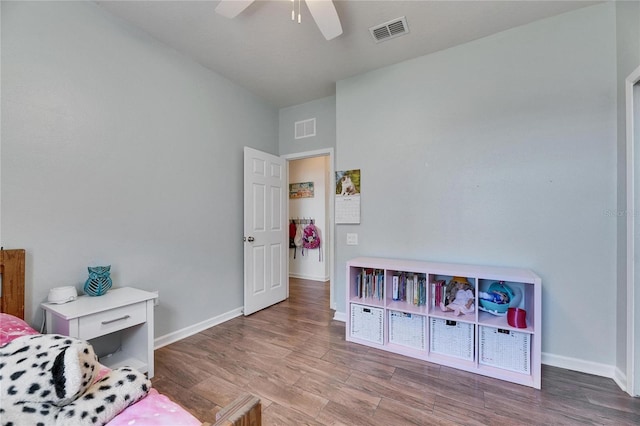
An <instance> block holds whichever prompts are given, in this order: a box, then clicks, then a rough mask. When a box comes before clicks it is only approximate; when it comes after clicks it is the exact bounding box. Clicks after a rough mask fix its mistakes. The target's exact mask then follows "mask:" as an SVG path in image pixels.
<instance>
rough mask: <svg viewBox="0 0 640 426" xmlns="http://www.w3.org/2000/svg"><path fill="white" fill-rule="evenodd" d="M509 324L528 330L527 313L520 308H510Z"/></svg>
mask: <svg viewBox="0 0 640 426" xmlns="http://www.w3.org/2000/svg"><path fill="white" fill-rule="evenodd" d="M507 322H508V323H509V325H510V326H511V327H516V328H527V311H525V310H524V309H520V308H509V309H508V310H507Z"/></svg>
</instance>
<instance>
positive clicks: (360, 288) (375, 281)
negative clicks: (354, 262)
mask: <svg viewBox="0 0 640 426" xmlns="http://www.w3.org/2000/svg"><path fill="white" fill-rule="evenodd" d="M355 294H356V296H357V297H359V298H362V299H366V298H375V299H378V300H382V299H383V298H384V271H383V270H382V269H371V268H363V269H362V271H361V272H360V273H359V274H358V276H357V279H356V289H355Z"/></svg>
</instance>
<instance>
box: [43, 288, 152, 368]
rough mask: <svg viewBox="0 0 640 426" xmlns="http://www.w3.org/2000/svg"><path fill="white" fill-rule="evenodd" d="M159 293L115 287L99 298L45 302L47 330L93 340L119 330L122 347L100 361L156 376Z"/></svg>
mask: <svg viewBox="0 0 640 426" xmlns="http://www.w3.org/2000/svg"><path fill="white" fill-rule="evenodd" d="M156 297H157V295H156V294H154V293H150V292H148V291H144V290H138V289H137V288H132V287H123V288H113V289H111V290H109V291H108V292H107V294H105V295H102V296H97V297H91V296H86V295H85V296H80V297H78V299H76V300H74V301H73V302H68V303H64V304H62V305H55V304H51V303H43V304H42V305H41V306H42V309H44V311H45V315H46V321H47V332H48V333H55V334H63V335H65V336H71V337H77V338H79V339H83V340H91V339H95V338H97V337H101V336H106V335H107V334H111V333H114V334H115V333H117V334H118V337H119V338H120V339H121V350H119V351H118V352H116V353H114V354H112V355H111V356H109V357H103V358H101V359H100V362H101V363H102V364H103V365H105V366H107V367H110V368H117V367H122V366H125V365H128V366H131V367H134V368H136V369H137V370H139V371H141V372H143V373H147V375H148V377H149V378H152V377H153V302H154V299H155V298H156Z"/></svg>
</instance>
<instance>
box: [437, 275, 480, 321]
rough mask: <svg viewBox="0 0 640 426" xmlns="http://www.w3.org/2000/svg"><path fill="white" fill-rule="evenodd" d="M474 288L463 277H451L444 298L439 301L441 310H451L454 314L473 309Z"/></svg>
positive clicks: (468, 312)
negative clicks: (442, 300)
mask: <svg viewBox="0 0 640 426" xmlns="http://www.w3.org/2000/svg"><path fill="white" fill-rule="evenodd" d="M474 302H475V295H474V289H473V287H472V286H471V284H470V283H469V280H468V279H466V278H465V277H453V278H452V279H451V281H449V284H447V289H446V292H445V300H444V302H442V303H440V309H442V311H443V312H449V311H452V312H453V313H454V314H455V315H456V316H457V315H462V314H470V313H472V312H474V311H475V306H474Z"/></svg>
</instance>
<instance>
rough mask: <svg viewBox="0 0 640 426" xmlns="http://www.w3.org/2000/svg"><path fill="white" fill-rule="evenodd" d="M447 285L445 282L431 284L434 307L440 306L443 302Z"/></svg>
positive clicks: (439, 281) (437, 281)
mask: <svg viewBox="0 0 640 426" xmlns="http://www.w3.org/2000/svg"><path fill="white" fill-rule="evenodd" d="M445 285H446V281H445V280H435V281H433V282H432V283H431V294H432V301H433V303H432V304H431V305H432V306H440V303H442V302H443V296H444V288H445Z"/></svg>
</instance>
